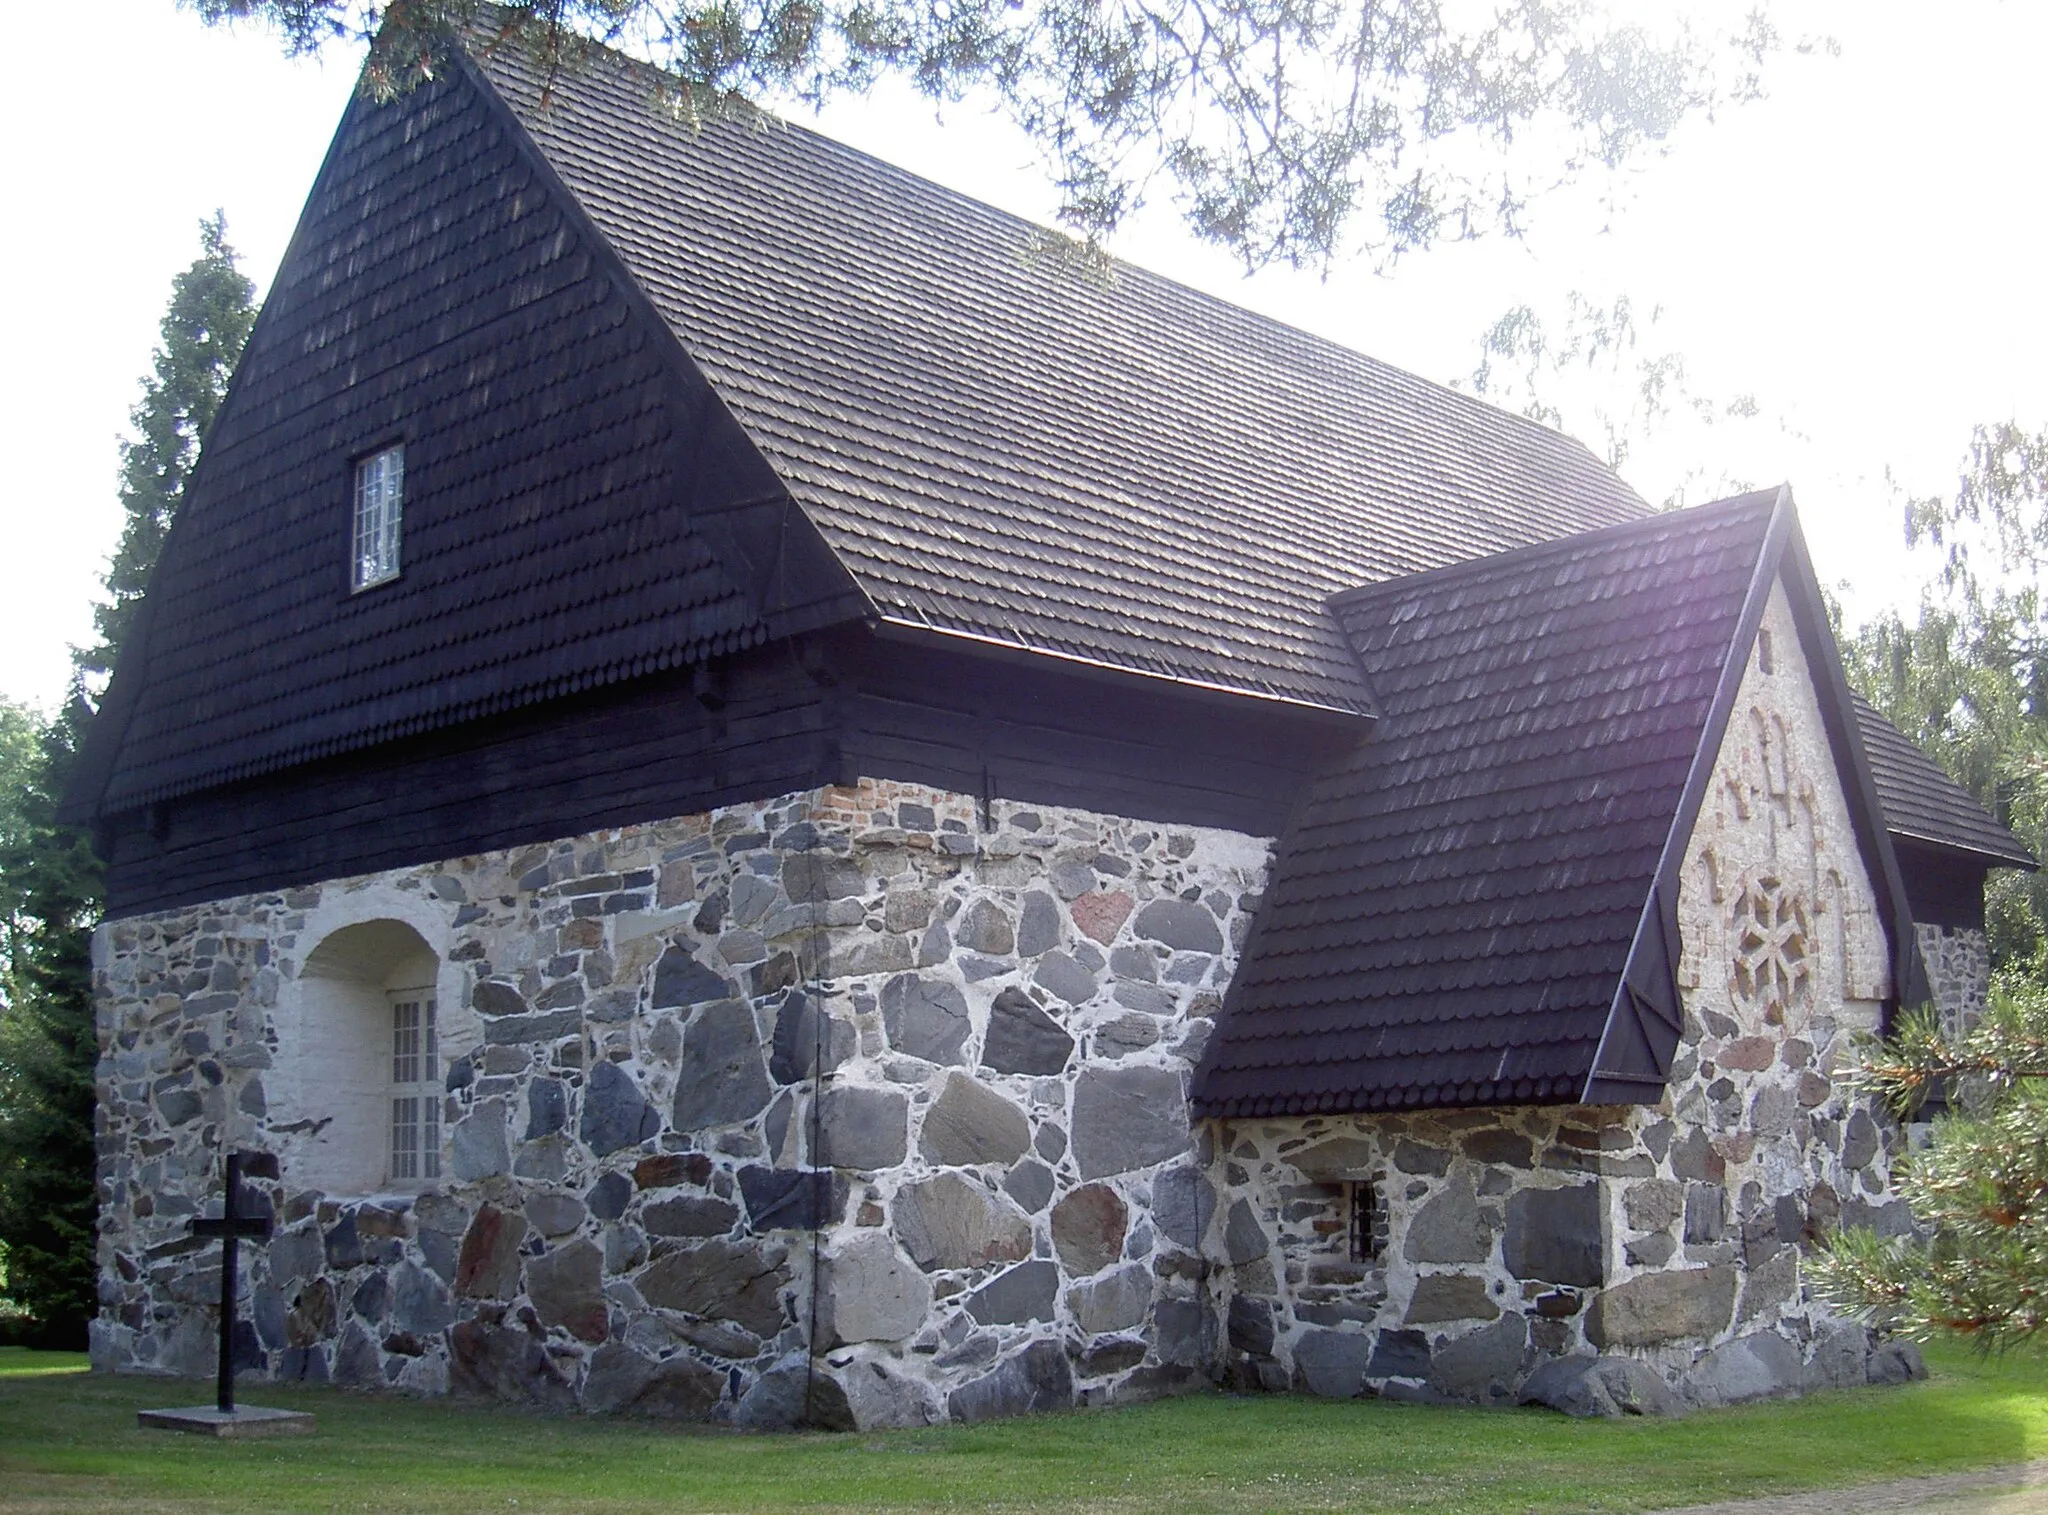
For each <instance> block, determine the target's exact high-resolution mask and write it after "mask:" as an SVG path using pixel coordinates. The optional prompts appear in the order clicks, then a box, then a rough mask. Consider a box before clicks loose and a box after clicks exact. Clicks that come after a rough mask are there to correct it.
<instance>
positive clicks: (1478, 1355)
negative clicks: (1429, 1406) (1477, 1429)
mask: <svg viewBox="0 0 2048 1515" xmlns="http://www.w3.org/2000/svg"><path fill="white" fill-rule="evenodd" d="M1528 1346H1529V1322H1528V1320H1527V1318H1526V1317H1524V1316H1522V1315H1520V1314H1509V1315H1503V1316H1502V1317H1501V1318H1500V1319H1499V1320H1496V1321H1495V1322H1494V1323H1493V1324H1492V1325H1489V1326H1481V1327H1480V1328H1479V1329H1478V1330H1476V1331H1467V1332H1466V1333H1465V1334H1464V1335H1463V1336H1459V1337H1454V1338H1453V1339H1451V1340H1450V1341H1447V1342H1445V1343H1444V1344H1443V1345H1442V1346H1440V1347H1438V1348H1437V1350H1436V1354H1435V1356H1433V1357H1432V1358H1431V1359H1430V1364H1429V1386H1430V1387H1431V1388H1432V1389H1434V1390H1436V1392H1437V1393H1439V1394H1441V1395H1443V1396H1444V1397H1445V1398H1446V1399H1463V1400H1470V1401H1473V1402H1474V1403H1478V1404H1494V1403H1497V1402H1499V1401H1501V1400H1503V1399H1506V1398H1508V1397H1509V1396H1510V1395H1512V1394H1513V1393H1514V1391H1515V1390H1516V1388H1518V1387H1519V1386H1520V1385H1521V1382H1522V1360H1523V1357H1524V1355H1525V1354H1526V1352H1527V1350H1528Z"/></svg>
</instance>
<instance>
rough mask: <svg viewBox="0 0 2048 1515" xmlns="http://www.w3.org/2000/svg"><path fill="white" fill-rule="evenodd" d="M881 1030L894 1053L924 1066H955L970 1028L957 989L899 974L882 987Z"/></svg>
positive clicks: (963, 997) (948, 985)
mask: <svg viewBox="0 0 2048 1515" xmlns="http://www.w3.org/2000/svg"><path fill="white" fill-rule="evenodd" d="M882 1029H883V1030H884V1031H885V1032H886V1033H888V1037H889V1045H890V1046H892V1047H894V1048H895V1049H896V1050H897V1051H898V1052H902V1053H905V1054H907V1055H909V1056H911V1057H921V1058H923V1059H924V1060H925V1061H926V1062H928V1063H957V1062H959V1061H960V1049H961V1048H962V1047H963V1046H965V1045H966V1042H967V1033H968V1032H969V1031H970V1030H971V1029H972V1025H971V1023H970V1022H969V1020H968V1017H967V1000H966V997H965V996H964V995H962V994H961V992H960V990H959V988H958V986H956V985H953V984H949V983H946V982H945V981H944V980H942V979H933V978H920V977H919V976H918V975H917V974H915V973H899V974H897V975H896V977H894V978H892V979H890V980H889V982H888V983H886V984H884V985H883V986H882Z"/></svg>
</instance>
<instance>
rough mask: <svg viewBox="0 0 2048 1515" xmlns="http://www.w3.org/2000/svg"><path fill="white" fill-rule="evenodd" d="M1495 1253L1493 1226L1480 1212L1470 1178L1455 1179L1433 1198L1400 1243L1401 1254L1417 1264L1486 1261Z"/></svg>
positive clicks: (1418, 1212) (1409, 1223)
mask: <svg viewBox="0 0 2048 1515" xmlns="http://www.w3.org/2000/svg"><path fill="white" fill-rule="evenodd" d="M1492 1252H1493V1227H1491V1226H1489V1225H1488V1224H1487V1223H1486V1220H1485V1218H1484V1217H1483V1216H1481V1215H1480V1213H1479V1196H1478V1195H1477V1194H1476V1193H1474V1192H1473V1189H1472V1181H1471V1180H1470V1179H1469V1178H1457V1179H1453V1180H1452V1181H1451V1182H1450V1183H1448V1184H1446V1185H1444V1187H1443V1188H1442V1189H1440V1190H1438V1191H1437V1193H1436V1194H1434V1195H1433V1196H1431V1198H1430V1199H1429V1200H1428V1202H1427V1203H1425V1204H1424V1205H1423V1207H1422V1208H1421V1209H1420V1210H1417V1211H1416V1212H1415V1217H1414V1219H1412V1220H1410V1221H1409V1222H1408V1235H1407V1237H1406V1239H1405V1240H1404V1241H1403V1242H1402V1243H1401V1255H1402V1256H1403V1257H1405V1258H1407V1259H1408V1261H1409V1262H1414V1263H1477V1262H1485V1261H1486V1259H1487V1258H1488V1257H1489V1256H1490V1255H1492Z"/></svg>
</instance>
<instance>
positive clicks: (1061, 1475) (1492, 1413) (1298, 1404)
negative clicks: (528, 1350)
mask: <svg viewBox="0 0 2048 1515" xmlns="http://www.w3.org/2000/svg"><path fill="white" fill-rule="evenodd" d="M1930 1361H1931V1363H1932V1364H1933V1366H1934V1368H1935V1374H1934V1377H1933V1378H1932V1379H1930V1380H1929V1381H1928V1382H1926V1383H1922V1384H1914V1385H1911V1386H1909V1387H1907V1388H1903V1389H1895V1390H1869V1391H1857V1392H1851V1393H1829V1394H1818V1395H1814V1396H1811V1397H1810V1398H1807V1399H1804V1400H1800V1401H1794V1402H1783V1403H1775V1404H1765V1405H1752V1406H1745V1407H1743V1408H1739V1409H1733V1410H1719V1411H1710V1412H1704V1413H1700V1414H1696V1415H1693V1416H1691V1417H1689V1418H1688V1419H1685V1420H1683V1421H1676V1422H1650V1421H1619V1422H1579V1421H1570V1420H1567V1419H1565V1418H1564V1417H1562V1416H1558V1415H1553V1414H1550V1413H1548V1412H1544V1411H1535V1410H1522V1411H1500V1410H1456V1409H1435V1408H1422V1407H1417V1406H1412V1405H1399V1404H1391V1403H1386V1402H1381V1401H1373V1400H1359V1401H1353V1402H1350V1403H1332V1402H1328V1401H1318V1400H1310V1399H1300V1398H1294V1397H1291V1396H1275V1397H1269V1398H1253V1399H1235V1398H1229V1397H1225V1396H1223V1395H1203V1396H1199V1397H1196V1398H1190V1399H1181V1400H1174V1401H1169V1402H1165V1403H1161V1404H1154V1405H1144V1406H1138V1407H1135V1408H1131V1409H1124V1410H1116V1411H1097V1412H1079V1413H1074V1414H1067V1415H1057V1416H1043V1417H1039V1418H1036V1419H1032V1420H1024V1421H1011V1422H1006V1423H1000V1424H994V1425H985V1426H975V1427H944V1428H937V1429H932V1430H926V1431H899V1432H887V1433H870V1434H866V1435H853V1436H824V1435H803V1436H744V1435H737V1434H732V1433H722V1432H718V1431H712V1430H703V1429H680V1428H676V1427H671V1426H658V1425H650V1424H646V1423H633V1422H625V1421H604V1420H590V1419H583V1418H580V1417H565V1418H550V1417H545V1416H541V1415H538V1414H533V1413H528V1412H524V1411H521V1410H518V1409H514V1408H506V1407H499V1406H486V1405H475V1404H463V1403H457V1402H449V1401H419V1400H405V1399H399V1398H395V1397H394V1398H385V1397H379V1396H370V1395H358V1394H348V1393H343V1392H340V1391H336V1390H322V1389H305V1388H289V1389H288V1388H283V1387H279V1386H274V1385H269V1384H250V1385H249V1386H248V1390H249V1397H250V1398H252V1399H253V1400H254V1401H255V1402H258V1403H262V1404H267V1405H278V1406H284V1407H288V1408H292V1409H303V1410H312V1411H315V1412H316V1413H317V1414H318V1415H319V1417H320V1429H319V1432H318V1434H317V1435H315V1436H311V1437H306V1438H302V1439H295V1440H281V1441H267V1442H264V1441H258V1442H245V1443H234V1442H214V1441H210V1440H207V1439H204V1438H201V1437H194V1436H183V1435H178V1434H175V1433H167V1432H162V1431H142V1430H139V1429H137V1427H136V1424H135V1411H136V1410H138V1409H143V1408H150V1407H156V1406H161V1405H165V1404H196V1403H203V1402H206V1401H207V1400H208V1399H210V1397H211V1395H210V1393H209V1386H208V1385H205V1384H200V1383H194V1382H181V1383H166V1382H163V1381H161V1380H156V1381H152V1380H147V1379H135V1378H112V1377H107V1376H101V1375H94V1374H90V1373H88V1372H86V1371H85V1370H84V1361H83V1359H82V1358H78V1357H74V1356H68V1355H63V1354H55V1353H34V1352H28V1351H25V1350H23V1349H19V1348H4V1349H0V1508H5V1509H7V1510H9V1511H36V1512H41V1511H49V1512H57V1511H63V1512H74V1511H76V1512H90V1511H119V1512H122V1515H149V1512H155V1511H180V1512H184V1511H189V1512H193V1515H199V1512H209V1515H210V1512H215V1511H219V1512H238V1511H250V1512H255V1511H273V1510H290V1511H355V1510H366V1509H367V1510H378V1511H386V1510H406V1511H413V1510H419V1511H451V1512H465V1515H467V1512H484V1511H502V1512H507V1515H535V1512H537V1511H546V1512H554V1511H577V1512H584V1511H589V1512H607V1515H609V1512H622V1515H623V1512H635V1511H649V1512H651V1511H656V1510H660V1511H664V1512H667V1511H741V1510H817V1511H834V1510H934V1509H936V1510H949V1509H976V1510H981V1509H992V1510H1026V1509H1029V1510H1033V1511H1045V1510H1083V1509H1085V1510H1105V1509H1108V1510H1117V1511H1133V1512H1136V1511H1148V1510H1165V1511H1172V1512H1174V1515H1196V1512H1199V1511H1206V1510H1230V1511H1261V1510H1274V1511H1278V1510H1289V1511H1293V1510H1339V1509H1341V1510H1347V1511H1379V1510H1384V1511H1428V1512H1445V1515H1451V1512H1472V1515H1481V1512H1484V1515H1495V1512H1501V1515H1514V1512H1521V1511H1541V1512H1545V1515H1548V1512H1552V1511H1582V1510H1583V1511H1630V1510H1643V1509H1654V1508H1658V1507H1662V1506H1670V1505H1682V1504H1687V1503H1693V1502H1699V1501H1705V1500H1713V1499H1728V1498H1735V1497H1740V1496H1745V1495H1760V1494H1770V1493H1783V1492H1789V1491H1792V1490H1798V1489H1809V1488H1827V1487H1833V1486H1841V1485H1848V1484H1853V1483H1857V1482H1866V1481H1872V1480H1880V1479H1888V1478H1900V1477H1907V1476H1912V1475H1916V1474H1923V1473H1938V1472H1958V1471H1962V1470H1965V1469H1969V1468H1977V1467H1985V1466H1990V1465H1994V1464H1999V1463H2011V1462H2021V1461H2025V1460H2028V1459H2031V1458H2037V1457H2048V1363H2044V1361H2043V1359H2042V1358H2041V1357H2039V1356H2034V1355H2028V1356H2024V1357H2022V1356H2014V1357H2011V1358H2008V1359H2005V1360H2003V1361H1983V1360H1979V1359H1977V1358H1975V1357H1972V1356H1971V1355H1969V1354H1968V1353H1966V1352H1961V1351H1956V1350H1953V1349H1950V1350H1945V1351H1940V1352H1937V1353H1933V1354H1930Z"/></svg>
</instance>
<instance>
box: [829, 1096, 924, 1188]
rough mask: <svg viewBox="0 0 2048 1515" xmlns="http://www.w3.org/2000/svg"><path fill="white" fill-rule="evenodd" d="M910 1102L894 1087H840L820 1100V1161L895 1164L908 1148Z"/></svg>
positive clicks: (835, 1164)
mask: <svg viewBox="0 0 2048 1515" xmlns="http://www.w3.org/2000/svg"><path fill="white" fill-rule="evenodd" d="M909 1125H910V1101H909V1099H908V1098H907V1097H906V1096H904V1095H903V1094H901V1093H899V1092H898V1091H896V1090H894V1089H863V1088H859V1087H847V1086H835V1087H833V1088H830V1089H827V1090H826V1091H825V1092H824V1094H823V1095H822V1096H821V1097H820V1099H819V1111H818V1127H819V1133H818V1145H819V1148H820V1150H819V1153H818V1161H819V1162H820V1163H822V1164H824V1165H825V1166H827V1167H832V1168H865V1169H875V1168H893V1167H895V1166H896V1165H897V1164H898V1163H900V1162H902V1161H903V1158H904V1155H905V1154H906V1153H907V1152H908V1151H909V1140H910V1138H909V1135H908V1132H909Z"/></svg>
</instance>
